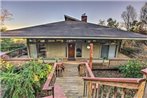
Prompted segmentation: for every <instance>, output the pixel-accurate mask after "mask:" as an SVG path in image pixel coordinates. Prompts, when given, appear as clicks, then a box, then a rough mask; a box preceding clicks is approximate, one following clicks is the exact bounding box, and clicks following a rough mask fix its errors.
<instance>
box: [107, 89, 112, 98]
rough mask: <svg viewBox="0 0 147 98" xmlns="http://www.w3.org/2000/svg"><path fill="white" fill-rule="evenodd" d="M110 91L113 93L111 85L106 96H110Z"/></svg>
mask: <svg viewBox="0 0 147 98" xmlns="http://www.w3.org/2000/svg"><path fill="white" fill-rule="evenodd" d="M110 93H111V87H109V89H108V92H107V94H106V98H109V96H110Z"/></svg>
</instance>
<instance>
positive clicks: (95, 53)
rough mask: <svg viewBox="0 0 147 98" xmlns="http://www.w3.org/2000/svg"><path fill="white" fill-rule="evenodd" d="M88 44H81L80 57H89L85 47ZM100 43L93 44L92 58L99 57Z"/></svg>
mask: <svg viewBox="0 0 147 98" xmlns="http://www.w3.org/2000/svg"><path fill="white" fill-rule="evenodd" d="M87 45H88V44H82V58H89V49H87ZM100 48H101V47H100V44H99V43H94V44H93V58H100Z"/></svg>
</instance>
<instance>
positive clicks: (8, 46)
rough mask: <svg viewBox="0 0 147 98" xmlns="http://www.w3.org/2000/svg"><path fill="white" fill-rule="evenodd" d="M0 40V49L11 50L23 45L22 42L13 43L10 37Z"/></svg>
mask: <svg viewBox="0 0 147 98" xmlns="http://www.w3.org/2000/svg"><path fill="white" fill-rule="evenodd" d="M0 42H1V51H11V50H15V49H18V48H20V47H24V46H25V45H24V43H19V44H18V43H15V42H14V41H13V39H10V38H2V39H1V41H0Z"/></svg>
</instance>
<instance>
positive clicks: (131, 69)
mask: <svg viewBox="0 0 147 98" xmlns="http://www.w3.org/2000/svg"><path fill="white" fill-rule="evenodd" d="M141 69H142V64H141V62H140V61H138V60H132V61H128V63H127V64H125V65H123V66H120V67H119V70H120V71H121V73H122V74H123V75H124V76H125V77H129V78H139V77H142V74H141V73H140V71H141Z"/></svg>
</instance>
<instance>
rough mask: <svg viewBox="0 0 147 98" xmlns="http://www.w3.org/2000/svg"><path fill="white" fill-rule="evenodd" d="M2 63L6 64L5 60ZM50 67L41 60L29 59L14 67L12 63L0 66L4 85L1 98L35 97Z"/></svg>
mask: <svg viewBox="0 0 147 98" xmlns="http://www.w3.org/2000/svg"><path fill="white" fill-rule="evenodd" d="M2 62H3V63H2V65H6V66H7V64H8V63H7V62H6V61H2ZM51 69H52V67H51V65H49V64H45V63H43V62H42V61H41V60H38V61H35V60H33V61H29V62H27V63H25V64H23V65H22V67H20V68H16V67H15V66H14V65H13V66H9V67H6V68H4V66H3V67H1V70H2V72H1V78H0V80H1V83H2V85H4V86H5V87H6V91H5V92H4V95H3V98H20V97H21V98H35V97H36V95H37V94H38V92H40V91H41V86H42V83H43V82H44V81H45V80H46V77H47V75H48V74H49V73H50V71H51Z"/></svg>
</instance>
